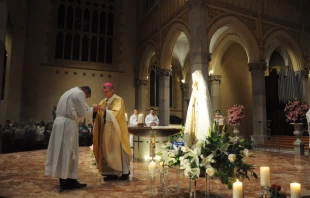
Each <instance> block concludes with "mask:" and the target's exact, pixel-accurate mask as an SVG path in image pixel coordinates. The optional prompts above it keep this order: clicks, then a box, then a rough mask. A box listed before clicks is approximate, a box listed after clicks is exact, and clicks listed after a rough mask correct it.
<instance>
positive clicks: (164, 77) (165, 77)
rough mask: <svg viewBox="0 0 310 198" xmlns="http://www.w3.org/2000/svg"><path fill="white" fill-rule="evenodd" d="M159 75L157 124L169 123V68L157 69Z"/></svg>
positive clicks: (165, 124) (164, 124)
mask: <svg viewBox="0 0 310 198" xmlns="http://www.w3.org/2000/svg"><path fill="white" fill-rule="evenodd" d="M157 75H158V77H159V101H158V103H159V125H160V126H168V125H169V124H170V105H169V102H170V84H169V83H170V76H171V69H158V70H157Z"/></svg>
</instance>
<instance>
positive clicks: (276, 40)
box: [264, 30, 304, 71]
mask: <svg viewBox="0 0 310 198" xmlns="http://www.w3.org/2000/svg"><path fill="white" fill-rule="evenodd" d="M280 45H283V46H284V48H285V50H286V51H287V53H288V55H289V57H290V59H291V62H292V66H293V69H294V70H295V71H299V70H302V69H303V68H304V67H303V62H304V61H303V56H302V52H301V49H300V47H299V46H298V44H297V42H296V41H295V40H294V39H293V37H292V36H290V35H289V33H288V32H286V31H284V30H276V31H274V32H272V33H271V34H269V35H268V37H267V38H265V39H264V57H265V61H266V62H269V59H270V56H271V54H272V53H273V51H274V50H275V48H277V47H279V46H280Z"/></svg>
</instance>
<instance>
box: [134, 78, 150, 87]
mask: <svg viewBox="0 0 310 198" xmlns="http://www.w3.org/2000/svg"><path fill="white" fill-rule="evenodd" d="M147 83H148V80H141V79H136V86H137V87H138V86H146V85H147Z"/></svg>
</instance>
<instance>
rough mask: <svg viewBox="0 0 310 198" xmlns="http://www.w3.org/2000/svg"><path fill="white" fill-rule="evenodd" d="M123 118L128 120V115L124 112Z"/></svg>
mask: <svg viewBox="0 0 310 198" xmlns="http://www.w3.org/2000/svg"><path fill="white" fill-rule="evenodd" d="M125 119H126V121H128V115H127V113H125Z"/></svg>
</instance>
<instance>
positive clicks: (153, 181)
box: [149, 173, 155, 192]
mask: <svg viewBox="0 0 310 198" xmlns="http://www.w3.org/2000/svg"><path fill="white" fill-rule="evenodd" d="M149 180H150V187H149V189H150V191H151V192H154V191H155V174H152V173H150V174H149Z"/></svg>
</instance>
